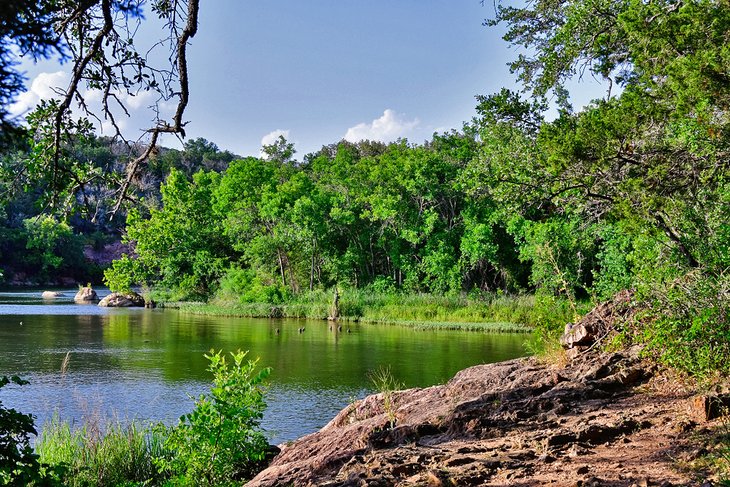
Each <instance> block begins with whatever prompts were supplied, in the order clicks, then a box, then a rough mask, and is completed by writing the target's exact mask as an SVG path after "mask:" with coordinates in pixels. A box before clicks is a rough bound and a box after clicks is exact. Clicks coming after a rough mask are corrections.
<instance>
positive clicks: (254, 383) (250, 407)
mask: <svg viewBox="0 0 730 487" xmlns="http://www.w3.org/2000/svg"><path fill="white" fill-rule="evenodd" d="M246 354H247V353H246V352H240V351H239V352H236V353H231V361H230V362H228V361H227V360H226V357H225V356H224V355H222V353H221V352H215V351H212V350H211V352H210V353H209V354H208V355H206V358H207V359H208V360H209V361H210V366H209V367H208V370H209V371H210V372H211V373H212V374H213V386H212V388H211V390H210V393H208V394H203V395H201V396H200V397H199V398H198V399H197V400H196V401H195V408H194V409H193V411H192V412H191V413H189V414H186V415H184V416H182V417H181V418H180V422H179V423H178V424H177V425H176V426H173V427H171V428H165V427H159V429H158V432H161V433H162V434H163V435H164V436H165V441H164V448H165V450H166V451H167V452H169V454H168V455H166V456H163V457H161V458H157V459H156V463H157V465H158V467H159V469H160V471H161V472H164V473H165V474H166V475H170V476H171V478H172V483H173V484H176V485H223V484H229V483H233V482H234V481H236V480H238V481H240V480H242V479H245V478H249V476H250V475H251V474H252V472H253V469H254V467H255V465H256V463H257V462H260V461H262V460H263V459H264V458H265V455H266V451H267V448H268V443H267V441H266V438H265V437H264V435H263V433H262V432H261V430H260V429H259V424H260V420H261V417H262V415H263V411H264V408H265V407H266V403H265V402H264V397H263V393H264V391H263V381H264V380H265V379H266V377H267V376H268V375H269V369H261V370H259V371H258V372H257V371H256V363H257V361H251V360H246Z"/></svg>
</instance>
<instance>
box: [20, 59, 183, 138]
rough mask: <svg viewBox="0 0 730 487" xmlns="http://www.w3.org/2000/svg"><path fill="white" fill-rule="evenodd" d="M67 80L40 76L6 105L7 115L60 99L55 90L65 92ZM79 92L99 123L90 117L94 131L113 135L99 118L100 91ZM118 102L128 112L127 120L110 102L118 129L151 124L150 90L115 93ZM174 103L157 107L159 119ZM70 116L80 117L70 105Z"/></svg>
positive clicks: (152, 99) (52, 75) (59, 74)
mask: <svg viewBox="0 0 730 487" xmlns="http://www.w3.org/2000/svg"><path fill="white" fill-rule="evenodd" d="M69 81H70V76H69V74H68V73H66V72H64V71H56V72H54V73H40V74H38V76H36V77H35V78H34V79H33V81H32V82H31V84H30V88H29V89H28V91H26V92H24V93H21V94H20V95H18V97H17V100H16V101H15V103H13V104H12V105H11V106H10V109H9V111H10V114H11V116H15V117H18V116H23V115H25V114H27V113H28V112H30V111H32V110H33V109H34V108H35V107H36V105H38V103H39V102H40V101H41V99H44V100H48V99H51V98H56V99H60V98H61V95H60V94H59V90H65V89H66V87H67V86H68V83H69ZM81 93H82V95H83V97H84V100H85V101H86V104H87V105H88V107H89V109H90V110H92V111H93V112H94V113H96V114H97V115H98V116H99V117H100V118H101V119H102V120H101V123H99V122H98V121H97V120H95V119H93V118H91V121H92V122H97V125H98V128H99V129H100V131H101V133H102V134H114V133H115V130H114V127H113V126H112V123H111V121H110V120H106V119H104V117H103V115H102V109H101V108H102V105H101V104H102V97H103V92H102V91H101V90H98V89H93V90H90V89H82V90H81ZM115 94H116V97H117V98H118V100H119V101H120V102H121V103H122V104H124V106H125V107H127V110H129V117H128V116H127V115H126V114H125V113H124V111H123V110H122V109H121V107H119V106H118V105H117V103H116V101H111V102H110V108H111V110H112V113H113V114H114V118H115V120H116V122H117V125H118V126H119V129H120V130H122V131H126V130H128V129H139V130H141V129H144V128H146V127H148V126H149V125H150V123H151V120H150V119H151V116H152V114H151V113H150V112H149V111H147V110H146V109H147V108H148V107H149V106H151V105H154V104H155V102H156V101H157V99H156V98H157V94H156V93H154V92H152V91H141V92H140V93H138V94H135V95H133V94H129V93H127V92H126V91H123V90H117V91H115ZM176 106H177V104H176V103H174V102H172V101H169V102H166V101H162V102H160V103H159V104H158V109H159V110H160V114H161V116H162V117H163V118H164V117H166V116H169V115H170V114H171V113H173V112H174V110H175V108H176ZM72 113H73V114H74V115H76V116H79V115H81V111H80V110H79V109H78V108H77V107H76V104H75V103H74V104H72Z"/></svg>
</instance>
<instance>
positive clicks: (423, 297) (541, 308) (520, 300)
mask: <svg viewBox="0 0 730 487" xmlns="http://www.w3.org/2000/svg"><path fill="white" fill-rule="evenodd" d="M332 295H333V293H332V292H329V291H324V290H316V291H312V292H305V293H301V294H299V295H296V296H293V297H292V298H290V299H289V301H287V302H285V303H283V304H279V305H272V304H268V303H239V302H232V301H224V300H220V299H218V300H212V301H211V302H209V303H179V304H178V306H179V308H180V309H181V310H182V311H184V312H187V313H194V314H203V315H216V316H237V317H251V318H308V319H318V320H324V319H327V317H328V316H329V314H330V308H331V305H332ZM578 306H579V307H582V308H586V307H587V304H585V303H578ZM339 312H340V317H339V319H340V321H345V322H347V321H359V322H365V323H390V324H400V325H406V326H413V327H415V328H418V329H423V330H425V329H453V330H457V329H458V330H466V331H487V332H507V333H512V332H524V331H528V330H529V329H532V328H538V327H539V328H549V329H556V328H562V327H563V326H564V325H565V323H567V322H570V321H572V320H573V317H574V315H575V311H574V303H570V302H568V301H567V300H565V299H559V298H551V299H550V300H545V299H540V298H537V297H535V296H534V295H526V294H518V295H502V294H488V293H484V294H480V295H478V296H473V297H470V296H462V295H446V296H443V295H434V294H406V293H378V292H373V291H369V290H360V289H346V290H344V291H341V292H340V295H339Z"/></svg>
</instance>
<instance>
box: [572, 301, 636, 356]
mask: <svg viewBox="0 0 730 487" xmlns="http://www.w3.org/2000/svg"><path fill="white" fill-rule="evenodd" d="M633 297H634V296H633V293H632V292H631V291H621V292H619V293H618V294H616V296H614V298H613V299H612V300H611V301H608V302H606V303H602V304H599V305H598V306H596V307H595V308H593V309H592V310H591V311H590V312H589V313H588V314H587V315H585V316H584V317H583V318H581V319H580V320H579V321H577V322H576V323H568V324H567V325H565V332H564V333H563V335H562V336H561V337H560V344H561V345H562V346H563V348H565V349H566V350H567V354H568V357H569V358H575V357H576V356H578V355H579V354H580V353H582V352H584V351H585V350H587V349H588V348H589V347H591V346H592V345H593V344H595V343H596V342H597V341H600V340H602V339H603V338H605V337H606V336H608V335H609V334H610V333H611V332H612V331H614V330H615V329H616V324H617V323H619V322H624V321H626V320H627V319H628V318H629V317H630V316H631V315H632V314H633V313H635V312H636V307H635V305H634V303H633Z"/></svg>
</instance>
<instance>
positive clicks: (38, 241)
mask: <svg viewBox="0 0 730 487" xmlns="http://www.w3.org/2000/svg"><path fill="white" fill-rule="evenodd" d="M23 225H24V227H25V231H26V235H27V243H26V248H27V249H28V250H29V251H30V252H29V258H28V259H26V262H27V263H28V264H29V265H32V266H37V268H38V269H39V271H40V276H41V278H47V277H48V276H49V274H50V273H52V272H54V271H58V270H59V269H61V268H62V267H66V268H67V269H68V268H73V267H79V265H80V264H81V262H80V259H81V256H82V248H81V242H80V241H79V239H78V238H77V237H76V236H75V235H74V234H73V231H72V230H71V227H70V226H69V225H68V224H67V223H65V222H59V221H56V220H55V219H54V218H52V217H50V216H46V217H37V218H29V219H27V220H25V221H24V222H23Z"/></svg>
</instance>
